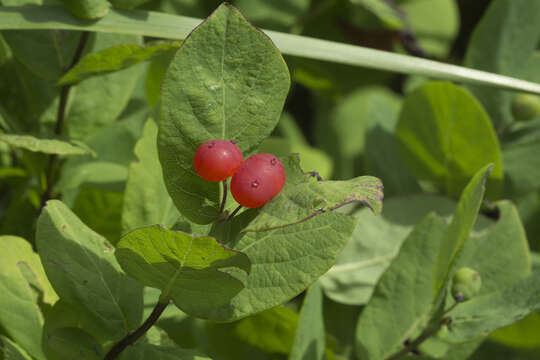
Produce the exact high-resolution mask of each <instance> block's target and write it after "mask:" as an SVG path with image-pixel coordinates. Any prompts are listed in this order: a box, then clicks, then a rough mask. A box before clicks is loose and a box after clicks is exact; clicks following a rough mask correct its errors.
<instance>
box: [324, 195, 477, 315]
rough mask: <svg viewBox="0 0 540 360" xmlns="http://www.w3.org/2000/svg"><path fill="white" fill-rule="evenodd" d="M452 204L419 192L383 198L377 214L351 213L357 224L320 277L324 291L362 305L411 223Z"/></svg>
mask: <svg viewBox="0 0 540 360" xmlns="http://www.w3.org/2000/svg"><path fill="white" fill-rule="evenodd" d="M455 207H456V203H455V202H454V201H453V200H451V199H449V198H445V197H442V196H435V195H425V194H422V195H414V196H400V197H394V198H390V199H388V200H385V201H384V211H383V212H382V213H381V214H380V215H377V216H375V215H374V214H373V213H372V212H371V211H370V210H369V209H367V208H362V209H359V210H357V211H355V212H354V213H352V216H354V217H355V218H356V219H357V223H356V227H355V229H354V232H353V234H352V237H351V240H349V242H348V243H347V245H345V247H344V248H343V250H342V251H341V254H340V255H339V257H338V259H337V261H336V263H335V265H334V266H333V267H332V268H331V269H330V270H329V271H328V272H327V273H326V274H324V275H323V276H322V277H321V279H320V282H321V285H322V286H323V289H324V291H325V294H326V295H327V296H328V297H329V298H331V299H332V300H334V301H336V302H339V303H342V304H349V305H363V304H365V303H366V302H367V301H368V300H369V298H370V297H371V294H372V292H373V289H374V287H375V285H376V284H377V282H378V280H379V278H380V277H381V275H382V274H383V273H384V271H385V270H386V269H387V268H388V266H389V265H390V263H391V262H392V260H393V259H394V258H395V257H396V255H397V254H398V252H399V248H400V247H401V244H402V243H403V241H404V240H405V239H406V238H407V236H408V235H409V234H410V232H411V231H412V229H413V228H414V226H415V225H416V224H418V223H419V222H420V220H422V218H423V217H424V216H426V215H427V214H428V213H430V212H432V211H435V212H437V214H438V215H440V216H443V217H445V218H450V217H451V215H452V213H453V212H454V209H455ZM404 209H407V210H406V211H404ZM482 220H483V219H482Z"/></svg>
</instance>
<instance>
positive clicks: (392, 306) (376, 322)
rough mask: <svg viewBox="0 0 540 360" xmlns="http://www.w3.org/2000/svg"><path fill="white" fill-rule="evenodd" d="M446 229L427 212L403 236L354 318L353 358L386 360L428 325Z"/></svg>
mask: <svg viewBox="0 0 540 360" xmlns="http://www.w3.org/2000/svg"><path fill="white" fill-rule="evenodd" d="M446 229H447V225H446V224H445V223H444V221H443V220H442V219H440V218H439V217H437V216H436V215H434V214H430V215H428V216H426V217H425V218H424V220H422V222H420V223H419V224H418V225H417V226H416V227H415V228H414V230H413V231H412V233H411V234H410V235H409V236H408V237H407V239H406V240H405V242H404V243H403V245H402V246H401V249H400V251H399V254H398V256H397V257H396V259H395V260H394V261H393V262H392V264H391V265H390V267H389V268H388V270H386V272H385V273H384V274H383V276H382V277H381V279H380V280H379V283H378V284H377V287H376V288H375V291H374V293H373V295H372V296H371V299H370V300H369V302H368V304H367V305H366V307H365V309H364V310H363V312H362V314H361V316H360V319H359V320H358V326H357V328H356V350H357V355H358V356H359V358H362V359H366V360H383V359H386V358H388V357H389V356H390V355H392V354H394V353H395V352H397V351H399V350H401V348H402V347H403V345H402V344H403V342H404V341H405V340H407V338H408V337H410V336H413V334H414V333H415V331H418V329H422V326H424V325H426V323H427V322H428V321H429V316H430V313H431V311H433V299H434V293H435V290H436V285H435V275H434V270H435V266H436V264H437V255H438V254H439V251H440V248H441V244H442V240H443V239H444V236H445V232H446Z"/></svg>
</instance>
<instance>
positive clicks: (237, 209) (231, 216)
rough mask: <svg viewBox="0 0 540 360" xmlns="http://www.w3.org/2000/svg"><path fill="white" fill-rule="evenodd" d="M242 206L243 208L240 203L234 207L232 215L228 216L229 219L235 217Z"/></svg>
mask: <svg viewBox="0 0 540 360" xmlns="http://www.w3.org/2000/svg"><path fill="white" fill-rule="evenodd" d="M241 208H242V205H238V207H237V208H236V209H234V211H233V212H232V213H231V215H229V217H228V218H227V221H228V220H231V219H232V218H233V217H234V215H236V214H237V213H238V212H239V211H240V209H241Z"/></svg>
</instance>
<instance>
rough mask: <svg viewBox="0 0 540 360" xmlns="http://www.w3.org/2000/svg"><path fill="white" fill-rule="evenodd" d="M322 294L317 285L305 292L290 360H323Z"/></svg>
mask: <svg viewBox="0 0 540 360" xmlns="http://www.w3.org/2000/svg"><path fill="white" fill-rule="evenodd" d="M322 306H323V293H322V290H321V287H320V285H319V283H317V282H316V283H314V284H313V285H312V286H311V287H310V288H309V290H308V291H307V294H306V297H305V299H304V305H302V310H301V311H300V318H299V319H298V327H297V328H296V336H295V338H294V344H293V347H292V350H291V353H290V355H289V359H290V360H296V359H300V360H302V359H314V360H322V359H324V348H325V333H324V323H323V311H322Z"/></svg>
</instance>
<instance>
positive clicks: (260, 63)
mask: <svg viewBox="0 0 540 360" xmlns="http://www.w3.org/2000/svg"><path fill="white" fill-rule="evenodd" d="M289 85H290V78H289V72H288V69H287V65H286V64H285V62H284V61H283V58H282V57H281V54H280V53H279V51H278V50H277V48H276V47H275V46H274V44H273V43H272V41H270V39H269V38H268V37H267V36H266V35H265V34H264V33H262V32H261V31H260V30H258V29H256V28H254V27H253V26H252V25H251V24H249V23H248V22H247V20H246V19H245V18H244V17H243V16H242V15H241V14H240V13H239V12H238V11H237V10H236V9H235V8H233V7H232V6H230V5H228V4H222V5H221V6H220V7H219V8H218V9H217V10H216V11H215V12H214V13H213V14H212V15H211V16H210V17H209V18H208V19H206V20H205V21H204V22H203V23H202V24H201V25H200V26H199V27H197V28H196V29H195V30H194V31H193V32H192V33H191V35H189V37H188V38H186V40H185V41H184V44H183V45H182V46H181V48H180V50H179V51H178V52H177V53H176V55H175V57H174V58H173V60H172V63H171V66H170V67H169V70H168V71H167V73H166V75H165V80H164V82H163V86H162V91H161V101H160V104H161V105H160V110H159V113H160V119H159V135H158V150H159V158H160V161H161V165H162V166H163V175H164V179H165V184H166V186H167V189H168V191H169V194H170V195H171V198H172V199H173V201H174V203H175V205H176V207H177V208H178V210H179V211H180V212H181V213H182V214H183V215H184V216H186V217H187V218H188V219H189V220H191V221H194V222H197V223H200V224H207V223H210V222H212V221H213V220H215V219H216V218H217V215H218V208H219V200H220V199H219V198H220V196H219V193H220V187H219V184H218V183H211V182H207V181H205V180H203V179H201V178H200V177H199V176H198V175H197V174H196V173H195V171H194V169H193V155H194V154H195V151H196V149H197V147H198V146H199V145H200V144H202V143H203V142H205V141H208V140H212V139H227V140H234V141H236V143H237V145H238V147H239V148H240V149H241V150H242V151H243V153H244V155H247V154H248V153H250V152H253V151H255V150H256V148H257V147H258V146H259V144H260V143H261V142H262V140H264V138H266V137H267V136H268V135H270V133H271V132H272V129H273V128H274V126H275V125H276V124H277V122H278V120H279V115H280V113H281V111H282V107H283V103H284V101H285V97H286V96H287V91H288V90H289Z"/></svg>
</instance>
